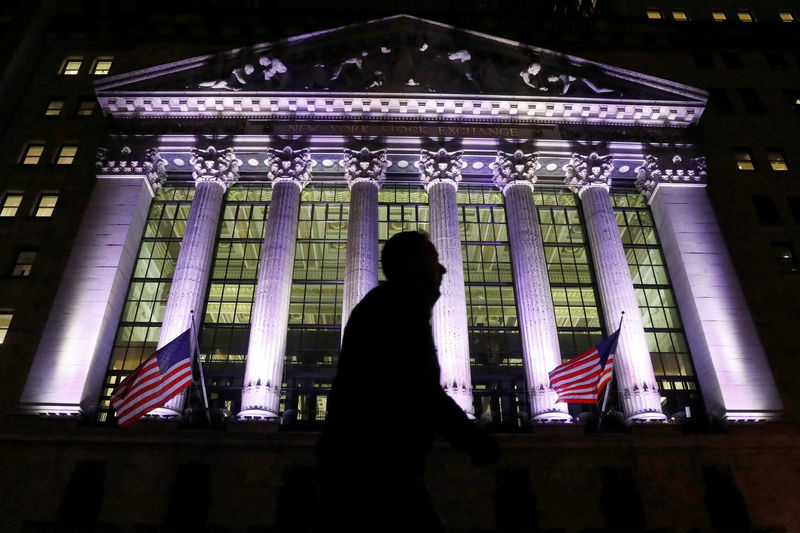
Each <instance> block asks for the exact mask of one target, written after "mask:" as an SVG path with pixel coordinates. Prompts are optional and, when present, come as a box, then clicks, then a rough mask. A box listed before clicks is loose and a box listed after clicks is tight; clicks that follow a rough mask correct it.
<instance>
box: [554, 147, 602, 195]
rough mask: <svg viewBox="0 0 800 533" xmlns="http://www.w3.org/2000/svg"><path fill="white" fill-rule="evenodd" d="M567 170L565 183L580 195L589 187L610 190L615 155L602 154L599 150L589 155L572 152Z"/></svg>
mask: <svg viewBox="0 0 800 533" xmlns="http://www.w3.org/2000/svg"><path fill="white" fill-rule="evenodd" d="M566 170H567V176H566V178H565V179H564V184H565V185H566V186H567V187H569V189H570V190H571V191H572V192H574V193H577V194H578V196H579V197H580V195H581V194H583V191H585V190H586V189H588V188H589V187H601V188H603V189H605V190H606V191H608V190H610V189H611V171H613V170H614V156H613V155H611V154H609V155H604V156H601V155H598V154H597V152H592V153H591V154H589V155H582V154H572V159H570V162H569V163H567V166H566Z"/></svg>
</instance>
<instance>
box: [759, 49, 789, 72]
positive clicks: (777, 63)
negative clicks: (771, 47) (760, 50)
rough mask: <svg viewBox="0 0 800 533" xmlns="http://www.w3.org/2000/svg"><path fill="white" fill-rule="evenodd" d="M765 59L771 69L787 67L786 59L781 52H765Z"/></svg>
mask: <svg viewBox="0 0 800 533" xmlns="http://www.w3.org/2000/svg"><path fill="white" fill-rule="evenodd" d="M764 59H766V60H767V64H768V65H769V68H771V69H775V70H782V69H785V68H786V59H784V57H783V54H781V53H780V52H767V53H765V54H764Z"/></svg>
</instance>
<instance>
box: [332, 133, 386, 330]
mask: <svg viewBox="0 0 800 533" xmlns="http://www.w3.org/2000/svg"><path fill="white" fill-rule="evenodd" d="M344 168H345V174H344V175H345V179H346V180H347V184H348V186H349V187H350V220H349V222H348V225H347V266H346V268H345V273H344V302H343V305H342V335H344V327H345V326H346V325H347V319H348V318H350V313H351V312H352V311H353V308H354V307H355V306H356V304H357V303H358V302H360V301H361V298H363V297H364V296H366V294H367V293H368V292H369V291H370V290H372V289H373V288H375V287H376V286H377V285H378V190H379V189H380V188H381V185H382V184H383V182H384V181H385V180H386V150H377V151H375V152H371V151H369V150H368V149H367V148H362V149H361V150H359V151H355V150H349V149H347V148H345V150H344Z"/></svg>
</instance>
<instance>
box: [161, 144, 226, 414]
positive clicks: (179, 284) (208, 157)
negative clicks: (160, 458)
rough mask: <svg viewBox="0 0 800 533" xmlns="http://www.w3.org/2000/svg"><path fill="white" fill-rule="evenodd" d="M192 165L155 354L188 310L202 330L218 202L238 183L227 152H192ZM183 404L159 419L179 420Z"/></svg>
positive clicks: (176, 402) (178, 401)
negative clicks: (182, 226) (190, 189)
mask: <svg viewBox="0 0 800 533" xmlns="http://www.w3.org/2000/svg"><path fill="white" fill-rule="evenodd" d="M192 164H193V165H194V166H195V169H196V171H195V173H194V178H195V186H196V190H195V193H194V199H193V200H192V206H191V208H190V209H189V219H188V220H187V221H186V231H185V232H184V234H183V240H182V241H181V249H180V252H179V253H178V260H177V262H176V264H175V274H174V275H173V277H172V286H171V287H170V290H169V297H168V299H167V306H166V311H165V312H164V320H163V322H162V324H161V334H160V335H159V337H158V347H159V348H161V347H162V346H164V345H165V344H167V343H169V342H170V341H172V340H173V339H174V338H175V337H177V336H178V335H180V334H181V333H183V332H184V331H186V330H187V329H188V328H189V326H190V324H191V321H192V318H191V311H192V310H194V314H195V325H196V326H198V327H199V326H200V322H201V318H202V316H203V310H204V308H205V305H204V304H205V296H206V290H207V288H208V278H209V273H210V271H211V261H212V259H213V254H214V242H215V240H216V236H217V225H218V224H219V213H220V208H221V207H222V198H223V196H224V195H225V191H226V190H227V188H228V186H229V184H232V183H234V182H235V181H236V180H237V179H238V172H237V171H236V167H237V165H238V162H237V161H236V159H235V157H234V156H233V152H232V151H231V150H230V149H226V150H220V151H217V150H215V149H214V148H213V147H211V148H209V149H208V150H197V149H195V150H193V157H192ZM184 400H185V392H184V393H181V394H178V395H177V396H175V397H174V398H173V399H172V400H170V401H169V402H168V403H167V404H166V405H165V406H164V408H163V409H161V410H159V412H158V413H157V414H162V415H180V414H182V413H183V404H184Z"/></svg>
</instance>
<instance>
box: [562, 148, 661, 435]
mask: <svg viewBox="0 0 800 533" xmlns="http://www.w3.org/2000/svg"><path fill="white" fill-rule="evenodd" d="M613 168H614V166H613V157H612V156H610V155H609V156H605V157H600V156H598V155H597V154H595V153H593V154H591V155H589V156H581V155H577V154H575V155H573V159H572V161H571V162H570V163H569V164H568V165H567V185H568V186H569V187H570V188H571V189H572V190H573V191H576V192H577V193H578V196H579V198H580V199H581V202H582V204H583V214H584V218H585V219H586V232H587V234H588V237H589V243H590V245H591V249H592V258H593V259H594V265H595V276H596V278H597V288H598V291H599V293H600V301H601V302H602V304H603V312H604V315H605V321H606V326H607V328H608V330H609V331H608V333H611V332H612V331H614V330H615V329H616V327H617V324H618V323H619V320H620V316H621V313H622V312H623V311H624V312H625V320H624V321H623V325H622V331H621V332H620V335H619V342H618V345H617V352H616V357H615V359H614V374H615V375H616V378H617V384H618V387H619V389H620V399H621V402H622V407H623V411H624V413H625V417H626V418H627V419H628V420H630V421H648V420H652V421H664V420H666V417H665V416H664V414H663V413H662V412H661V395H660V394H659V392H658V387H657V386H656V378H655V374H654V372H653V363H652V361H651V359H650V351H649V349H648V347H647V337H646V336H645V333H644V327H643V326H642V317H641V314H640V312H639V303H638V301H637V300H636V292H635V291H634V288H633V281H632V280H631V274H630V270H629V269H628V261H627V258H626V256H625V249H624V248H623V246H622V239H620V236H619V229H618V228H617V221H616V218H615V216H614V211H613V209H612V207H611V196H610V194H609V187H610V183H611V171H612V170H613Z"/></svg>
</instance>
